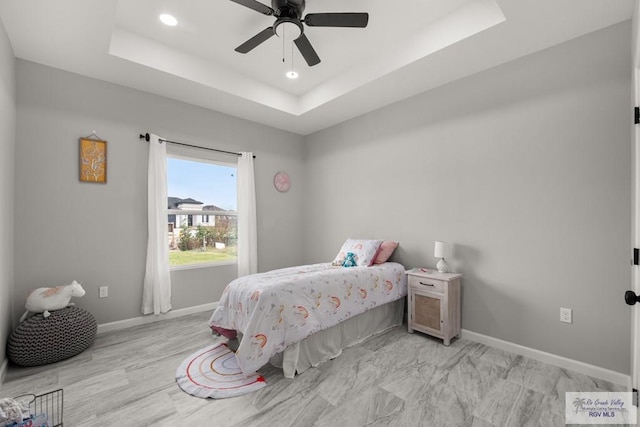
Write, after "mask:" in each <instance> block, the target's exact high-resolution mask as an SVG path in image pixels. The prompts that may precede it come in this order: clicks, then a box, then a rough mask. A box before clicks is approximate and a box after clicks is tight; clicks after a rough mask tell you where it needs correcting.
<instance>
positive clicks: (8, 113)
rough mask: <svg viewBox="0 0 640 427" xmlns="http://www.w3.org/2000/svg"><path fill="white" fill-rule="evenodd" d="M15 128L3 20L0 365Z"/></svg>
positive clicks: (7, 328)
mask: <svg viewBox="0 0 640 427" xmlns="http://www.w3.org/2000/svg"><path fill="white" fill-rule="evenodd" d="M15 131H16V76H15V59H14V56H13V50H12V49H11V45H10V44H9V39H8V37H7V33H6V32H5V29H4V25H3V24H2V21H0V153H2V154H1V155H0V200H2V201H3V209H0V225H1V226H0V367H1V366H2V364H3V362H4V360H5V344H4V343H5V342H6V340H7V338H8V336H9V334H10V333H11V314H12V304H11V299H12V289H13V208H12V206H13V194H14V193H13V157H14V150H15V143H16V138H15ZM1 374H2V372H0V375H1ZM0 382H1V378H0Z"/></svg>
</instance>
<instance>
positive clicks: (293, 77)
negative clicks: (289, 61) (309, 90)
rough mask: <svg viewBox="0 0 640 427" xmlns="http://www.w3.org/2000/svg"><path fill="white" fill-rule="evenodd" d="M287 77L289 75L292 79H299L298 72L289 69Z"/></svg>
mask: <svg viewBox="0 0 640 427" xmlns="http://www.w3.org/2000/svg"><path fill="white" fill-rule="evenodd" d="M287 77H289V78H290V79H292V80H293V79H297V78H298V73H296V72H295V71H289V72H287Z"/></svg>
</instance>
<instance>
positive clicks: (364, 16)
mask: <svg viewBox="0 0 640 427" xmlns="http://www.w3.org/2000/svg"><path fill="white" fill-rule="evenodd" d="M304 23H305V24H307V25H308V26H310V27H353V28H364V27H366V26H367V24H368V23H369V14H368V13H310V14H308V15H307V16H305V17H304Z"/></svg>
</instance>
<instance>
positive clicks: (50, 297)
mask: <svg viewBox="0 0 640 427" xmlns="http://www.w3.org/2000/svg"><path fill="white" fill-rule="evenodd" d="M84 294H85V292H84V289H82V286H81V285H80V283H78V282H76V281H75V280H74V281H73V282H71V284H70V285H66V286H56V287H55V288H38V289H36V290H35V291H33V292H31V293H30V294H29V296H28V297H27V303H26V304H25V305H24V307H25V308H26V309H27V311H26V312H25V313H24V314H23V315H22V317H21V318H20V321H21V322H22V321H24V320H25V319H26V318H27V316H28V315H29V313H42V315H43V316H44V317H45V318H46V317H49V316H50V315H51V313H49V311H51V310H60V309H63V308H65V307H68V306H70V305H73V303H70V302H69V301H71V297H82V296H84Z"/></svg>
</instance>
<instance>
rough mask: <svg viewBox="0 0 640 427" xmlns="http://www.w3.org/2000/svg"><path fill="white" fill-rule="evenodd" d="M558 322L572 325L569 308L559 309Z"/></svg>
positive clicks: (571, 312)
mask: <svg viewBox="0 0 640 427" xmlns="http://www.w3.org/2000/svg"><path fill="white" fill-rule="evenodd" d="M560 321H561V322H564V323H573V310H571V309H570V308H564V307H560Z"/></svg>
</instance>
